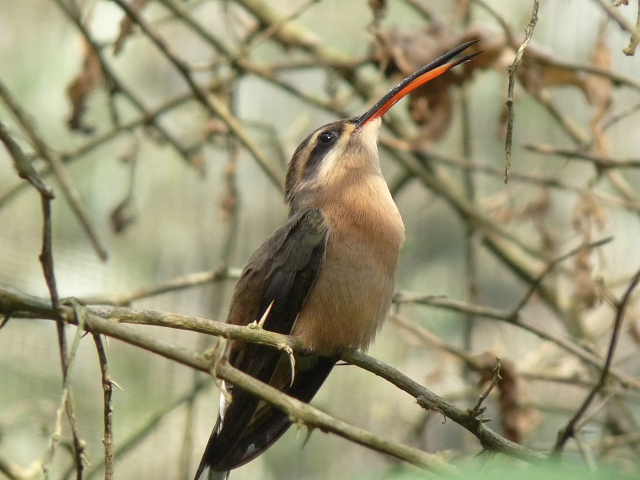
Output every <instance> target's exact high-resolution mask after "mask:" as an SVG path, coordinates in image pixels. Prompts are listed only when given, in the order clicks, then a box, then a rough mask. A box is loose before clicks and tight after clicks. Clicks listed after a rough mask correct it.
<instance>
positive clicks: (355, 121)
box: [285, 41, 477, 208]
mask: <svg viewBox="0 0 640 480" xmlns="http://www.w3.org/2000/svg"><path fill="white" fill-rule="evenodd" d="M474 43H475V41H472V42H468V43H465V44H463V45H460V46H459V47H457V48H455V49H453V50H451V51H450V52H448V53H445V54H444V55H442V56H441V57H439V58H438V59H437V60H434V61H433V62H431V63H430V64H428V65H425V66H424V67H422V68H421V69H420V70H418V71H417V72H415V73H414V74H412V75H410V76H409V77H407V78H405V79H404V80H403V81H402V82H400V83H399V84H398V85H396V86H395V87H394V88H393V89H392V90H391V91H390V92H389V93H387V94H386V95H385V96H384V97H382V98H381V99H380V100H379V101H378V102H377V103H376V104H375V105H374V106H373V107H371V108H370V109H369V110H368V111H367V112H365V113H364V114H362V115H359V116H357V117H353V118H347V119H345V120H339V121H337V122H332V123H329V124H327V125H324V126H322V127H320V128H318V129H317V130H316V131H314V132H313V133H311V135H309V136H308V137H307V138H305V139H304V141H303V142H302V143H301V144H300V146H299V147H298V148H297V149H296V151H295V153H294V154H293V157H292V158H291V162H290V163H289V170H288V172H287V180H286V185H285V195H286V199H287V201H288V202H289V203H290V204H291V206H292V207H293V208H295V207H296V206H297V205H299V204H304V205H307V206H314V205H313V201H312V199H313V198H314V196H316V195H318V194H321V193H322V192H323V191H325V190H326V189H327V187H328V186H336V184H337V183H340V182H344V181H348V179H349V178H353V175H358V174H366V173H372V174H378V175H380V163H379V160H378V131H379V130H380V124H381V118H382V116H383V115H384V114H385V113H386V112H387V111H388V110H389V109H390V108H391V107H392V106H393V105H395V104H396V103H397V102H398V101H399V100H400V99H401V98H402V97H404V96H405V95H407V94H408V93H410V92H412V91H413V90H415V89H416V88H418V87H420V86H421V85H424V84H425V83H427V82H428V81H429V80H432V79H433V78H435V77H437V76H439V75H441V74H443V73H444V72H446V71H447V70H449V69H451V68H453V67H455V66H456V65H460V64H461V63H463V62H466V61H467V60H470V59H471V58H472V57H474V56H475V55H477V53H474V54H471V55H466V56H464V57H461V58H458V59H456V60H453V61H450V60H451V59H452V58H454V57H455V56H456V55H458V54H459V53H460V52H462V51H463V50H465V49H467V48H468V47H469V46H471V45H472V44H474Z"/></svg>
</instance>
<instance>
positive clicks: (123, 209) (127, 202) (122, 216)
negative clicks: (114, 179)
mask: <svg viewBox="0 0 640 480" xmlns="http://www.w3.org/2000/svg"><path fill="white" fill-rule="evenodd" d="M137 216H138V215H137V212H136V206H135V202H134V201H133V198H132V196H131V195H127V196H126V197H125V199H124V200H122V202H120V204H119V205H118V206H117V207H116V208H114V210H113V212H112V213H111V217H110V218H111V227H112V228H113V230H114V231H115V232H116V233H121V232H122V231H124V229H125V228H127V227H128V226H129V225H131V224H132V223H133V222H135V220H136V218H137Z"/></svg>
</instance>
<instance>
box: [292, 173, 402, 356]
mask: <svg viewBox="0 0 640 480" xmlns="http://www.w3.org/2000/svg"><path fill="white" fill-rule="evenodd" d="M340 194H341V196H340V197H337V196H336V197H334V198H337V199H338V200H339V201H335V202H327V203H326V204H325V205H324V206H323V207H324V208H322V209H321V211H322V213H323V216H324V218H325V222H326V224H327V229H328V238H327V247H326V254H325V259H324V262H323V264H322V266H321V268H320V271H319V274H318V278H317V280H316V282H315V284H314V286H313V288H312V290H311V292H310V294H309V297H308V298H307V300H306V302H305V304H304V307H303V308H302V310H301V312H300V315H299V317H298V319H297V321H296V325H295V328H294V331H293V334H294V335H297V336H300V337H301V338H302V339H303V340H304V341H305V342H306V343H307V344H308V345H310V346H311V347H312V348H315V349H319V350H322V351H340V350H345V349H352V348H361V349H366V348H367V347H368V346H369V344H370V343H371V342H372V341H373V338H374V337H375V334H376V332H377V331H378V329H379V328H380V326H381V325H382V322H383V320H384V318H385V317H386V315H387V313H388V310H389V306H390V304H391V298H392V296H393V292H394V277H395V270H396V265H397V261H398V254H399V250H400V247H401V245H402V243H403V241H404V226H403V224H402V219H401V217H400V214H399V212H398V209H397V207H396V205H395V203H394V202H393V199H392V198H391V194H390V193H389V190H388V187H387V185H386V183H385V182H384V179H382V177H380V176H372V178H369V179H367V182H366V184H365V185H354V188H353V189H346V190H343V191H341V192H340Z"/></svg>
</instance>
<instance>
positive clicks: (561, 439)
mask: <svg viewBox="0 0 640 480" xmlns="http://www.w3.org/2000/svg"><path fill="white" fill-rule="evenodd" d="M638 283H640V270H638V272H637V273H636V274H635V275H634V277H633V279H632V280H631V283H630V284H629V286H628V287H627V290H626V291H625V293H624V295H623V296H622V298H621V299H620V301H618V302H616V304H615V311H616V316H615V320H614V322H613V331H612V333H611V340H610V342H609V349H608V350H607V358H606V360H605V363H604V368H603V369H602V372H601V374H600V379H599V380H598V383H597V384H596V385H595V386H594V387H593V389H592V390H591V391H590V392H589V394H588V395H587V397H586V398H585V399H584V401H583V402H582V405H580V408H579V409H578V410H577V411H576V413H575V414H574V415H573V417H572V418H571V420H569V422H568V423H567V425H566V426H565V427H564V428H563V429H562V430H560V432H559V433H558V440H557V441H556V444H555V446H554V447H553V455H554V456H559V455H561V454H562V450H563V448H564V446H565V444H566V443H567V441H568V440H569V438H571V437H573V436H574V435H575V434H576V432H577V424H578V422H579V420H580V418H581V417H582V416H583V415H584V414H585V413H586V411H587V409H588V408H589V406H590V405H591V402H592V401H593V399H594V398H595V396H596V395H597V394H598V393H599V392H600V391H601V390H602V389H603V388H604V386H605V384H606V382H607V378H608V377H609V375H610V374H611V372H610V370H611V364H612V363H613V356H614V354H615V350H616V346H617V345H618V338H619V336H620V330H621V328H622V321H623V320H624V315H625V312H626V310H627V306H628V303H629V300H630V299H631V294H632V293H633V291H634V290H635V288H636V287H637V286H638Z"/></svg>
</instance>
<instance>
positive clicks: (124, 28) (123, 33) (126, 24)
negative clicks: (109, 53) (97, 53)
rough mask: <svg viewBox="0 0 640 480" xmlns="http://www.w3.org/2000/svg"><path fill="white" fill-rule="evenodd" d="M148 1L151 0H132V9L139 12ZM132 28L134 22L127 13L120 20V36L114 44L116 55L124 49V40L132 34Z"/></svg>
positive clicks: (130, 4)
mask: <svg viewBox="0 0 640 480" xmlns="http://www.w3.org/2000/svg"><path fill="white" fill-rule="evenodd" d="M148 1H149V0H131V1H130V2H129V6H130V7H131V10H133V11H134V12H136V13H139V12H140V11H142V8H143V7H144V6H145V5H146V4H147V3H148ZM132 29H133V22H132V21H131V18H130V17H129V15H127V14H126V13H125V14H124V16H123V17H122V20H120V33H119V34H118V38H116V41H115V42H114V44H113V54H114V55H118V54H119V53H120V52H121V51H122V48H123V47H124V42H125V40H126V39H127V38H128V37H129V35H131V31H132Z"/></svg>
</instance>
